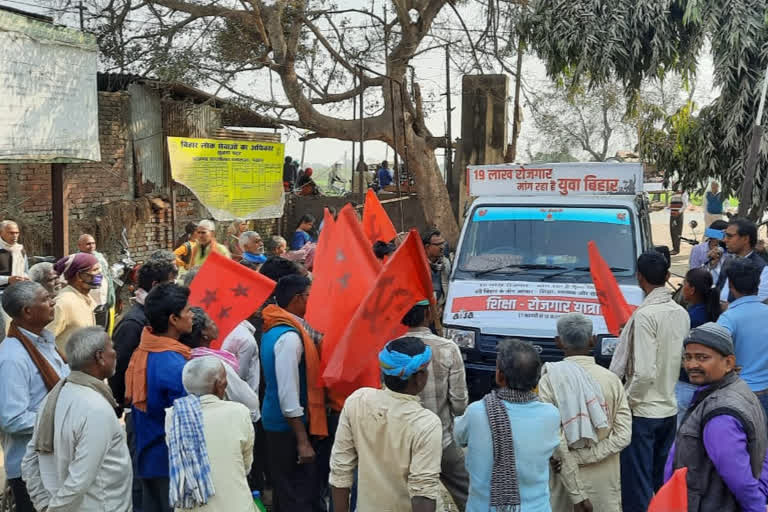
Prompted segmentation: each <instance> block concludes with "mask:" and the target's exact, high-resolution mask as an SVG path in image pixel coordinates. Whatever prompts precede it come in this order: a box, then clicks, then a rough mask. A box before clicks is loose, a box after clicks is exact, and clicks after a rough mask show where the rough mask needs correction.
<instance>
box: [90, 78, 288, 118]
mask: <svg viewBox="0 0 768 512" xmlns="http://www.w3.org/2000/svg"><path fill="white" fill-rule="evenodd" d="M134 82H138V83H140V84H142V85H145V86H147V87H150V88H152V89H155V90H157V91H158V92H160V93H161V96H162V97H163V99H166V98H167V99H172V100H176V101H189V100H191V101H192V102H194V103H207V104H209V105H211V106H213V107H219V108H221V109H222V122H223V124H225V125H228V126H244V127H249V128H282V125H280V124H278V123H275V122H274V121H272V120H271V119H269V118H267V117H265V116H263V115H261V114H259V113H258V112H254V111H253V110H250V109H247V108H244V107H241V106H240V105H237V104H236V103H233V102H232V101H230V100H228V99H226V98H220V97H218V96H216V95H214V94H210V93H207V92H205V91H202V90H200V89H197V88H195V87H192V86H191V85H187V84H182V83H179V82H164V81H161V80H155V79H151V78H146V77H142V76H139V75H127V74H120V73H99V74H98V75H97V84H98V89H99V90H100V91H110V92H116V91H122V90H125V89H127V87H128V85H129V84H131V83H134Z"/></svg>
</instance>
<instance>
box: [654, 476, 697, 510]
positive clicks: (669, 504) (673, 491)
mask: <svg viewBox="0 0 768 512" xmlns="http://www.w3.org/2000/svg"><path fill="white" fill-rule="evenodd" d="M687 474H688V468H680V469H678V470H677V471H675V472H674V474H673V475H672V478H670V479H669V480H668V481H667V483H665V484H664V486H662V488H661V489H659V492H657V493H656V496H654V497H653V499H652V500H651V504H650V506H648V512H688V484H687V483H686V475H687Z"/></svg>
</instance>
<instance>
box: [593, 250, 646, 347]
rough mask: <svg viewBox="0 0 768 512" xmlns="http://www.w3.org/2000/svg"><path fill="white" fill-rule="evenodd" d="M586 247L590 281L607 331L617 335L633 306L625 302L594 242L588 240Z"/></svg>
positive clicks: (614, 278) (630, 314)
mask: <svg viewBox="0 0 768 512" xmlns="http://www.w3.org/2000/svg"><path fill="white" fill-rule="evenodd" d="M587 247H588V248H589V271H590V273H591V274H592V282H593V283H594V285H595V292H596V293H597V298H598V300H599V301H600V309H601V311H602V312H603V318H605V325H606V326H608V332H610V333H611V334H613V335H614V336H618V335H619V331H620V330H621V328H622V327H624V324H626V323H627V320H629V317H630V316H632V311H634V310H635V308H634V307H633V306H630V305H629V304H627V301H626V299H625V298H624V294H622V293H621V289H620V288H619V284H618V283H617V282H616V277H615V276H614V275H613V272H611V268H610V267H609V266H608V264H607V263H606V262H605V260H604V259H603V257H602V256H601V255H600V251H599V250H598V248H597V245H596V244H595V242H594V241H592V240H590V241H589V243H588V244H587Z"/></svg>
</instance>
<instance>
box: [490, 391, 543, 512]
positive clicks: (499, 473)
mask: <svg viewBox="0 0 768 512" xmlns="http://www.w3.org/2000/svg"><path fill="white" fill-rule="evenodd" d="M502 400H504V401H506V402H512V403H518V404H526V403H529V402H533V401H535V400H538V397H537V396H536V395H535V394H534V393H532V392H530V391H518V390H514V389H509V388H503V389H495V390H493V391H491V392H490V393H488V394H487V395H485V398H483V402H484V403H485V412H486V414H488V424H489V425H490V427H491V441H492V443H493V468H492V470H491V503H490V505H491V507H490V509H491V510H495V511H496V512H519V511H520V484H519V482H518V480H517V462H516V460H515V445H514V442H513V437H512V427H511V426H510V424H509V416H508V415H507V409H506V407H505V406H504V403H503V402H502Z"/></svg>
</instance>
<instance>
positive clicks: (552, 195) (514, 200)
mask: <svg viewBox="0 0 768 512" xmlns="http://www.w3.org/2000/svg"><path fill="white" fill-rule="evenodd" d="M467 173H468V175H467V183H468V186H469V194H470V196H472V197H475V199H474V201H473V202H472V203H471V206H470V207H469V209H468V212H467V215H466V218H465V221H464V226H463V228H462V230H461V238H460V240H459V244H458V247H457V250H456V256H455V258H454V264H453V270H452V273H451V280H450V285H449V288H448V296H447V298H446V305H445V312H444V314H443V327H444V334H445V336H446V337H447V338H449V339H452V340H453V341H454V342H456V343H457V344H458V345H459V347H460V348H461V350H462V353H463V357H464V362H465V365H466V370H467V382H468V385H469V389H470V397H471V398H472V399H476V398H479V397H481V396H483V395H484V394H485V393H487V392H488V391H489V390H490V389H491V386H492V383H493V378H494V371H495V367H496V346H497V344H498V342H499V341H500V340H502V339H504V338H517V339H520V340H524V341H528V342H530V343H532V344H533V345H534V347H535V348H536V350H537V351H538V352H539V353H540V354H541V357H542V359H543V360H544V361H557V360H560V359H562V357H563V354H562V352H561V351H560V350H559V349H558V348H557V347H556V346H555V343H554V337H555V334H556V322H557V319H558V318H559V317H560V316H562V315H563V314H565V313H568V312H572V311H579V312H582V313H584V314H586V315H588V316H589V317H590V318H591V319H592V321H593V323H594V332H595V334H596V335H597V339H598V342H597V346H596V348H595V355H596V357H597V359H598V362H600V363H601V364H604V365H607V364H608V363H609V362H610V358H611V356H612V354H613V351H614V349H615V347H616V344H617V342H618V339H617V338H615V337H614V336H612V335H611V334H609V333H608V330H607V328H606V325H605V320H604V319H603V317H602V315H601V312H600V304H599V301H598V298H597V295H596V293H595V288H594V286H593V285H592V278H591V275H590V272H589V257H588V252H587V243H588V242H589V241H590V240H594V241H595V243H596V244H597V247H598V249H599V250H600V253H601V254H602V256H603V258H604V259H605V261H606V262H607V264H608V265H609V266H610V267H611V269H612V271H613V274H614V275H615V276H616V280H617V281H618V283H619V286H620V287H621V291H622V292H623V293H624V297H625V298H626V300H627V302H629V303H630V304H635V305H637V304H640V302H641V301H642V299H643V293H642V290H641V289H640V288H639V287H638V285H637V281H636V279H635V272H636V269H635V267H636V263H637V258H638V257H639V256H640V254H642V253H643V252H644V251H646V250H649V249H651V248H653V244H652V240H651V224H650V218H649V209H648V201H647V199H646V197H645V195H644V194H643V193H642V183H643V173H642V167H641V165H640V164H614V163H564V164H544V165H541V164H537V165H536V166H535V167H534V166H522V167H521V166H519V165H514V164H502V165H487V166H470V167H468V169H467Z"/></svg>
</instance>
